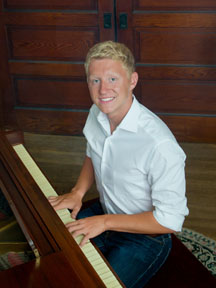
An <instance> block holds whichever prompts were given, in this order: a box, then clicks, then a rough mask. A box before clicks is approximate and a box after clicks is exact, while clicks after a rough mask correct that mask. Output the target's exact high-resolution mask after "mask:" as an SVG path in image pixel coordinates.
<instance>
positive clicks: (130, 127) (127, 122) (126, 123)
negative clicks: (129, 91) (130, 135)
mask: <svg viewBox="0 0 216 288" xmlns="http://www.w3.org/2000/svg"><path fill="white" fill-rule="evenodd" d="M139 114H140V106H139V102H138V101H137V100H136V97H135V96H134V95H133V102H132V105H131V107H130V110H129V111H128V113H127V114H126V116H125V117H124V118H123V120H122V121H121V123H120V124H119V128H120V129H124V130H127V131H130V132H137V129H138V117H139Z"/></svg>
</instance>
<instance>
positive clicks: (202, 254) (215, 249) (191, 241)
mask: <svg viewBox="0 0 216 288" xmlns="http://www.w3.org/2000/svg"><path fill="white" fill-rule="evenodd" d="M176 236H177V237H178V238H179V239H180V240H181V241H182V243H183V244H184V245H185V246H186V247H187V248H188V249H189V250H190V251H191V252H192V253H193V254H194V255H195V256H196V258H197V259H198V260H199V261H200V262H201V263H202V264H203V265H204V266H205V267H206V268H207V269H208V270H209V271H210V272H211V273H212V274H213V275H214V276H215V277H216V241H214V240H213V239H210V238H208V237H206V236H204V235H202V234H200V233H198V232H195V231H193V230H190V229H188V228H183V229H182V232H180V233H177V234H176Z"/></svg>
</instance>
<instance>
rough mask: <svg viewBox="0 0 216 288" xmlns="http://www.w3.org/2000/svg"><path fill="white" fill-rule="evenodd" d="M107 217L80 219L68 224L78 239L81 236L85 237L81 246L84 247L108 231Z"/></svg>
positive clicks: (70, 230)
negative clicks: (89, 241) (92, 239)
mask: <svg viewBox="0 0 216 288" xmlns="http://www.w3.org/2000/svg"><path fill="white" fill-rule="evenodd" d="M105 217H106V215H99V216H92V217H87V218H84V219H80V220H77V221H74V222H70V223H68V224H66V227H67V228H68V230H69V232H71V233H72V235H73V237H74V238H76V237H77V236H79V235H84V237H83V239H82V241H81V243H80V246H81V247H83V246H84V245H85V244H86V243H87V241H88V240H89V239H91V238H94V237H96V236H98V235H100V234H101V233H103V232H104V231H106V225H105Z"/></svg>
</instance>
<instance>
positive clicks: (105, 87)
mask: <svg viewBox="0 0 216 288" xmlns="http://www.w3.org/2000/svg"><path fill="white" fill-rule="evenodd" d="M108 88H109V87H108V83H107V82H106V81H101V83H100V93H101V94H105V93H106V92H107V90H108Z"/></svg>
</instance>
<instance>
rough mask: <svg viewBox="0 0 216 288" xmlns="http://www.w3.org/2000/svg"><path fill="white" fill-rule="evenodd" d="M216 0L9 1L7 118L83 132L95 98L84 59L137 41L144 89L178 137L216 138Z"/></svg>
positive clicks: (4, 36) (0, 33) (4, 78)
mask: <svg viewBox="0 0 216 288" xmlns="http://www.w3.org/2000/svg"><path fill="white" fill-rule="evenodd" d="M215 8H216V2H215V1H214V0H199V1H194V0H187V1H186V0H182V1H170V0H163V1H162V0H156V1H152V0H127V1H124V0H114V1H106V0H98V1H97V0H84V1H78V0H76V1H69V0H62V1H59V0H44V1H42V0H38V1H33V0H4V1H3V0H2V1H1V15H0V16H1V20H0V21H1V22H0V39H1V47H0V49H1V51H0V52H1V53H0V81H1V90H0V91H1V95H2V99H3V102H4V103H3V105H4V106H3V112H4V114H5V115H4V116H0V125H1V126H4V127H6V128H11V127H14V126H15V123H17V125H18V126H19V127H20V128H21V129H22V130H24V131H30V132H37V133H49V134H52V133H53V134H66V135H68V134H70V135H71V134H72V135H77V134H81V132H82V127H83V125H84V122H85V119H86V116H87V113H88V109H89V107H90V105H91V101H90V98H89V93H88V89H87V85H86V80H85V73H84V68H83V62H84V58H85V55H86V52H87V51H88V49H89V47H91V46H92V45H93V44H94V43H96V42H99V41H103V40H108V39H111V40H116V41H119V42H123V43H125V44H127V45H128V46H129V47H130V48H131V49H132V51H133V52H134V54H135V57H136V62H137V71H138V73H139V84H138V86H137V88H136V90H135V94H136V96H137V98H138V99H139V100H140V102H141V103H143V104H144V105H145V106H146V107H148V108H149V109H150V110H152V111H153V112H155V113H157V114H158V115H159V116H160V117H161V118H162V119H163V120H164V121H165V122H166V123H167V124H168V126H169V127H170V128H171V130H172V131H173V132H174V134H175V136H176V137H177V139H178V140H179V141H193V142H215V141H216V133H215V131H216V68H215V67H216V66H215V65H216V49H215V46H216V13H215ZM0 105H1V102H0Z"/></svg>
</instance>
